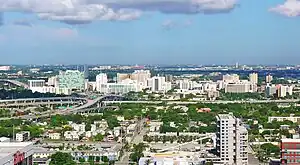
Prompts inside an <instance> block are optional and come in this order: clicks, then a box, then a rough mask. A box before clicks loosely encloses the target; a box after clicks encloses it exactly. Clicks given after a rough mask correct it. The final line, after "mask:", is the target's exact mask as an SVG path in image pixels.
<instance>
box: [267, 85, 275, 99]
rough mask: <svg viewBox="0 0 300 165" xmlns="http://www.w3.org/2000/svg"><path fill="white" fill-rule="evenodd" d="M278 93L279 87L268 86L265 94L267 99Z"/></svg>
mask: <svg viewBox="0 0 300 165" xmlns="http://www.w3.org/2000/svg"><path fill="white" fill-rule="evenodd" d="M276 92H277V87H276V86H275V85H274V84H267V86H266V88H265V94H266V96H267V97H270V96H274V94H276Z"/></svg>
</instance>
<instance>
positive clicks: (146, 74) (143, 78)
mask: <svg viewBox="0 0 300 165" xmlns="http://www.w3.org/2000/svg"><path fill="white" fill-rule="evenodd" d="M150 77H151V72H150V71H149V70H136V71H134V72H133V73H132V74H127V73H118V74H117V82H118V83H119V82H122V81H123V80H126V79H131V80H136V81H137V83H138V84H139V86H141V87H142V88H145V87H146V86H147V80H148V79H149V78H150Z"/></svg>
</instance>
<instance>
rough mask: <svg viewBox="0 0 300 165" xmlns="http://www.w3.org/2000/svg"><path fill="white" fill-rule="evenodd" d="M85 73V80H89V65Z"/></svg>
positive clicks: (85, 68) (86, 66) (85, 67)
mask: <svg viewBox="0 0 300 165" xmlns="http://www.w3.org/2000/svg"><path fill="white" fill-rule="evenodd" d="M83 72H84V78H85V79H88V78H89V67H88V65H84V69H83Z"/></svg>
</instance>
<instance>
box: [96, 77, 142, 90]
mask: <svg viewBox="0 0 300 165" xmlns="http://www.w3.org/2000/svg"><path fill="white" fill-rule="evenodd" d="M96 89H97V91H98V92H101V93H115V94H123V93H128V92H131V91H132V92H138V91H139V88H138V84H137V81H136V80H131V79H129V78H127V79H124V80H122V81H120V82H117V83H108V79H107V75H106V74H105V73H100V74H99V75H97V76H96Z"/></svg>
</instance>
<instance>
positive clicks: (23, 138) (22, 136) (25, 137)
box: [16, 131, 30, 142]
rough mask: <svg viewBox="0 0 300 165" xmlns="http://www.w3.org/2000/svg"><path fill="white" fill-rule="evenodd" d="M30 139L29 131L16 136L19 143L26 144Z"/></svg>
mask: <svg viewBox="0 0 300 165" xmlns="http://www.w3.org/2000/svg"><path fill="white" fill-rule="evenodd" d="M29 139H30V132H29V131H21V132H19V133H17V134H16V141H17V142H24V141H28V140H29Z"/></svg>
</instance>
